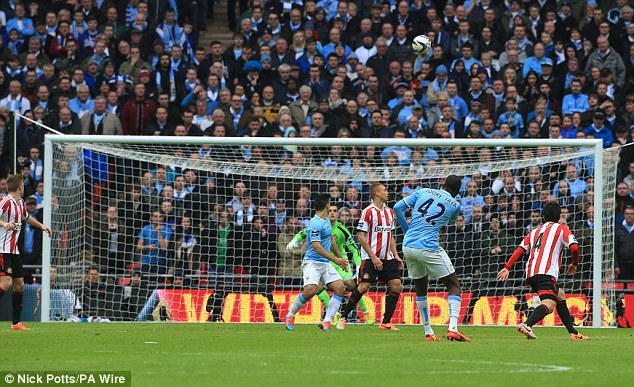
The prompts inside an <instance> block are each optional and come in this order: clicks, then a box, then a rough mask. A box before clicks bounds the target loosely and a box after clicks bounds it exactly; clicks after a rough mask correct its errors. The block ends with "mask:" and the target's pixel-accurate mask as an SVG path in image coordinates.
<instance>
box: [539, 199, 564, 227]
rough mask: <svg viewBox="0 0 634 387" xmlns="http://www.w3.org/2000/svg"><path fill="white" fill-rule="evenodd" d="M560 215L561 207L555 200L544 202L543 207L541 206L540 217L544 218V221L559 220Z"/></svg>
mask: <svg viewBox="0 0 634 387" xmlns="http://www.w3.org/2000/svg"><path fill="white" fill-rule="evenodd" d="M560 216H561V207H559V204H558V203H557V202H549V203H546V204H544V208H542V218H544V222H555V223H557V222H559V218H560Z"/></svg>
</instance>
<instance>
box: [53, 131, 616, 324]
mask: <svg viewBox="0 0 634 387" xmlns="http://www.w3.org/2000/svg"><path fill="white" fill-rule="evenodd" d="M57 143H84V144H86V143H90V144H130V145H132V144H134V145H166V144H171V145H191V144H215V145H263V146H267V145H268V146H273V145H298V146H345V147H348V146H381V147H386V146H431V147H435V146H467V147H476V148H484V147H487V148H489V147H496V146H501V147H510V146H518V147H538V146H546V147H588V148H593V150H594V153H593V154H594V163H595V168H594V171H595V173H594V178H595V184H596V188H597V189H595V195H594V209H595V214H602V213H603V202H604V192H603V185H602V182H603V152H604V149H603V142H602V140H600V139H593V140H591V139H584V140H581V139H570V140H563V139H562V140H554V139H539V140H533V139H350V138H317V139H313V138H310V139H304V138H246V137H222V138H219V137H155V136H83V135H50V134H47V135H46V136H45V140H44V149H45V153H44V181H45V182H47V184H46V186H45V190H44V203H46V205H45V206H44V224H47V225H50V224H51V220H52V210H51V205H50V203H51V199H52V185H51V182H52V181H53V152H54V148H53V147H54V145H55V144H57ZM593 236H594V241H595V242H596V241H601V240H603V225H601V227H594V235H593ZM51 245H52V243H51V239H50V238H44V241H43V254H42V257H43V258H42V292H41V297H42V298H41V307H42V312H41V321H42V322H48V321H49V311H50V302H51V299H50V264H51V261H50V257H51V248H52V246H51ZM602 257H603V255H602V246H601V243H594V246H593V272H592V326H593V327H601V325H602V319H601V295H602V283H603V281H602V280H603V278H602Z"/></svg>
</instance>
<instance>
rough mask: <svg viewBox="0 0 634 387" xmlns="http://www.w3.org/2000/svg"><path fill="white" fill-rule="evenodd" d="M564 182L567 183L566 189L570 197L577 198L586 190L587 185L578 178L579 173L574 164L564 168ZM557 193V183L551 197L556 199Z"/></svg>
mask: <svg viewBox="0 0 634 387" xmlns="http://www.w3.org/2000/svg"><path fill="white" fill-rule="evenodd" d="M564 180H565V181H567V182H568V189H569V191H570V196H572V197H577V196H579V195H581V194H582V193H584V192H585V190H586V189H588V184H587V183H586V182H585V181H584V180H582V179H580V178H579V172H578V170H577V167H576V166H575V165H574V164H568V167H566V177H565V179H564ZM558 192H559V182H557V184H555V187H554V188H553V196H555V197H557V194H558Z"/></svg>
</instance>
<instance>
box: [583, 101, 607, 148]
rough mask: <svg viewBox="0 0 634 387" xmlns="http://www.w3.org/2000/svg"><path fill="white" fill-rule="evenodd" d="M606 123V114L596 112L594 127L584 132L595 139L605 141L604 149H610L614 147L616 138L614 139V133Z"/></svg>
mask: <svg viewBox="0 0 634 387" xmlns="http://www.w3.org/2000/svg"><path fill="white" fill-rule="evenodd" d="M604 123H605V114H603V111H601V110H596V111H595V112H594V114H593V115H592V125H590V126H588V127H587V128H586V130H585V131H584V132H585V133H586V134H588V135H589V134H592V135H593V136H594V138H599V139H601V140H603V147H604V148H609V147H611V146H612V143H613V142H614V138H613V137H612V131H611V130H610V129H608V127H607V126H605V125H604Z"/></svg>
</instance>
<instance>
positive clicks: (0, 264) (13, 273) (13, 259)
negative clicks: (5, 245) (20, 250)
mask: <svg viewBox="0 0 634 387" xmlns="http://www.w3.org/2000/svg"><path fill="white" fill-rule="evenodd" d="M4 276H7V277H11V278H24V267H23V266H22V258H21V257H20V254H9V253H0V277H4Z"/></svg>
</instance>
